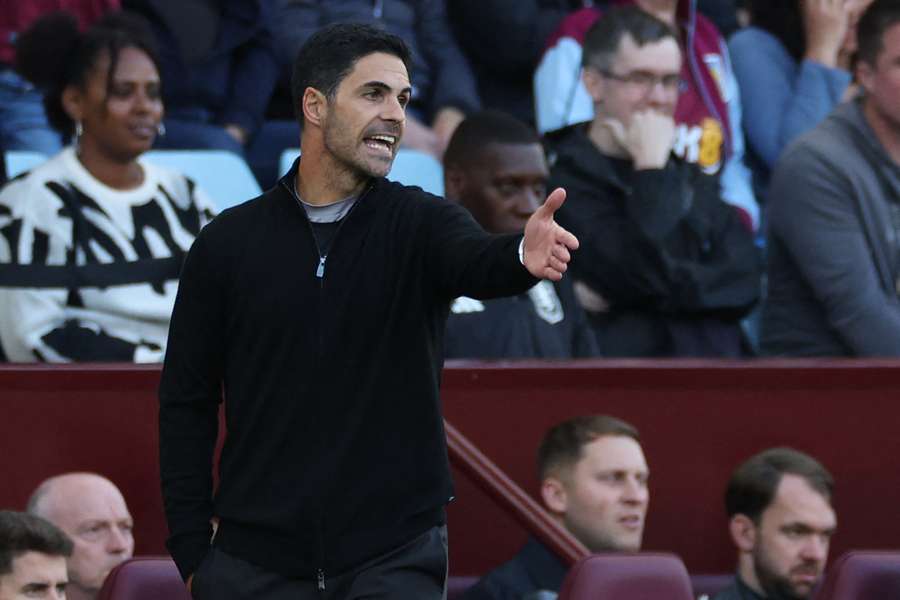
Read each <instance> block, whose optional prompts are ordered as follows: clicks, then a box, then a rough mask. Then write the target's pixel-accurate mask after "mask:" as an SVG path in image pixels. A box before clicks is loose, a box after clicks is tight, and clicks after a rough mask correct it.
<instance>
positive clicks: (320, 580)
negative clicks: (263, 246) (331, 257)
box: [316, 259, 325, 592]
mask: <svg viewBox="0 0 900 600" xmlns="http://www.w3.org/2000/svg"><path fill="white" fill-rule="evenodd" d="M322 260H325V259H322ZM316 580H317V581H318V584H319V591H320V592H324V591H325V571H323V570H322V569H319V570H318V571H316Z"/></svg>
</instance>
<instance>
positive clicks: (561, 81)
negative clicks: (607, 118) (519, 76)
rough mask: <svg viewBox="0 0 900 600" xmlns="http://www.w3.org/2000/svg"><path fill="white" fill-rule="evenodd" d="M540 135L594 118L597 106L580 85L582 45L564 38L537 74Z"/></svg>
mask: <svg viewBox="0 0 900 600" xmlns="http://www.w3.org/2000/svg"><path fill="white" fill-rule="evenodd" d="M534 106H535V119H536V121H535V122H536V123H537V129H538V132H540V133H541V134H544V133H547V132H548V131H553V130H556V129H560V128H562V127H565V126H566V125H571V124H573V123H580V122H582V121H590V120H591V119H593V118H594V104H593V102H592V100H591V97H590V96H589V95H588V93H587V90H586V89H585V87H584V84H583V83H582V82H581V44H579V43H578V42H577V41H575V39H573V38H571V37H563V38H560V39H559V41H557V43H556V44H554V45H553V46H552V47H551V48H548V49H547V51H546V52H544V55H543V56H542V57H541V60H540V62H539V63H538V66H537V69H536V70H535V72H534Z"/></svg>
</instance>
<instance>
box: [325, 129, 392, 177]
mask: <svg viewBox="0 0 900 600" xmlns="http://www.w3.org/2000/svg"><path fill="white" fill-rule="evenodd" d="M324 145H325V150H326V151H327V152H328V153H329V154H330V155H331V156H332V158H333V159H334V161H335V163H336V164H337V165H338V166H339V167H340V168H342V169H343V170H344V171H346V172H347V173H348V174H349V175H350V176H351V177H353V178H354V179H355V180H357V181H364V180H366V179H369V178H372V177H384V176H385V175H387V174H388V173H389V172H390V170H391V164H392V162H393V161H387V162H386V163H383V164H384V168H378V167H373V166H372V165H371V164H370V163H369V162H367V161H366V160H365V159H364V158H363V157H362V156H360V152H359V147H358V146H357V145H356V136H355V135H354V134H353V132H351V131H348V130H347V129H346V128H345V127H344V126H343V125H342V124H341V123H338V122H337V119H335V118H333V117H332V118H327V119H326V120H325V126H324ZM378 164H379V166H380V165H381V164H382V163H378Z"/></svg>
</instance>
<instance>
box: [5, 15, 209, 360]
mask: <svg viewBox="0 0 900 600" xmlns="http://www.w3.org/2000/svg"><path fill="white" fill-rule="evenodd" d="M151 39H152V38H151V37H150V35H149V33H148V32H147V31H146V30H145V29H144V26H143V24H142V23H141V22H139V21H136V20H134V19H133V18H131V17H128V16H126V15H122V14H111V15H108V16H107V17H105V18H104V19H102V20H101V21H98V22H97V23H96V24H94V26H93V27H92V28H91V29H89V30H88V31H87V32H86V33H83V34H82V33H79V31H78V28H77V24H76V23H75V21H74V19H72V18H70V17H66V16H62V14H59V15H54V16H50V17H45V18H44V19H42V20H40V21H38V22H36V23H35V24H34V25H33V26H32V28H31V29H30V30H29V31H27V32H25V33H23V34H22V36H20V38H19V41H18V44H17V63H18V65H17V66H18V68H19V70H20V71H21V72H22V74H23V75H25V76H26V77H28V78H29V79H30V80H31V81H33V82H34V83H36V84H37V85H38V86H39V87H41V88H42V89H43V91H44V93H45V106H46V109H47V117H48V119H49V121H50V123H51V124H52V125H53V126H54V127H56V128H57V129H58V130H59V131H60V132H62V133H63V135H64V136H67V137H69V138H70V139H71V140H72V143H71V144H70V145H69V146H68V147H67V148H66V149H65V150H63V151H62V152H61V153H60V154H58V155H56V156H55V157H53V158H51V159H50V160H49V161H47V162H46V163H44V164H43V165H41V166H40V167H38V168H36V169H34V170H33V171H31V172H29V173H27V174H24V175H22V176H20V177H18V178H16V179H14V180H12V181H11V182H9V183H8V184H7V186H6V187H5V188H4V189H3V190H2V192H0V344H2V347H3V349H4V350H5V352H6V354H7V356H8V358H9V359H10V360H13V361H35V360H39V361H135V362H147V361H158V360H161V359H162V356H163V353H164V352H165V345H166V336H167V330H168V322H169V316H170V314H171V310H172V305H173V303H174V300H175V293H176V290H177V286H178V273H179V269H180V265H181V259H182V257H183V255H184V254H185V253H186V252H187V250H188V248H189V247H190V246H191V243H192V242H193V240H194V237H195V236H196V235H197V233H198V232H199V231H200V228H201V227H203V225H205V224H206V223H207V222H208V221H209V220H210V219H211V218H212V216H213V209H212V204H211V203H210V202H209V201H208V199H207V198H206V197H205V196H204V195H203V194H202V193H201V192H200V191H199V190H198V189H197V188H196V187H195V186H194V184H193V182H192V181H190V180H188V179H187V178H185V177H184V176H183V175H180V174H177V173H175V172H172V171H170V170H167V169H163V168H160V167H157V166H154V165H151V164H148V163H146V162H143V161H141V160H140V158H139V157H140V155H141V154H142V153H143V152H145V151H146V150H149V149H150V147H151V146H152V145H153V141H154V139H155V137H156V135H157V134H158V133H159V131H158V128H159V124H160V122H161V119H162V113H163V106H162V100H161V97H160V81H159V69H158V68H157V61H156V58H155V53H154V50H153V46H152V41H151Z"/></svg>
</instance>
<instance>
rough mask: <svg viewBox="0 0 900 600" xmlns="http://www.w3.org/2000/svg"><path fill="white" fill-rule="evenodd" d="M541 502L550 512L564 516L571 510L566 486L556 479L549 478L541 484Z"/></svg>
mask: <svg viewBox="0 0 900 600" xmlns="http://www.w3.org/2000/svg"><path fill="white" fill-rule="evenodd" d="M541 500H543V501H544V506H546V507H547V508H548V509H549V510H550V512H552V513H554V514H556V515H563V514H565V513H566V511H567V510H568V509H569V495H568V493H567V492H566V486H565V485H563V482H562V481H560V480H559V479H557V478H556V477H547V478H546V479H544V481H542V482H541Z"/></svg>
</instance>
